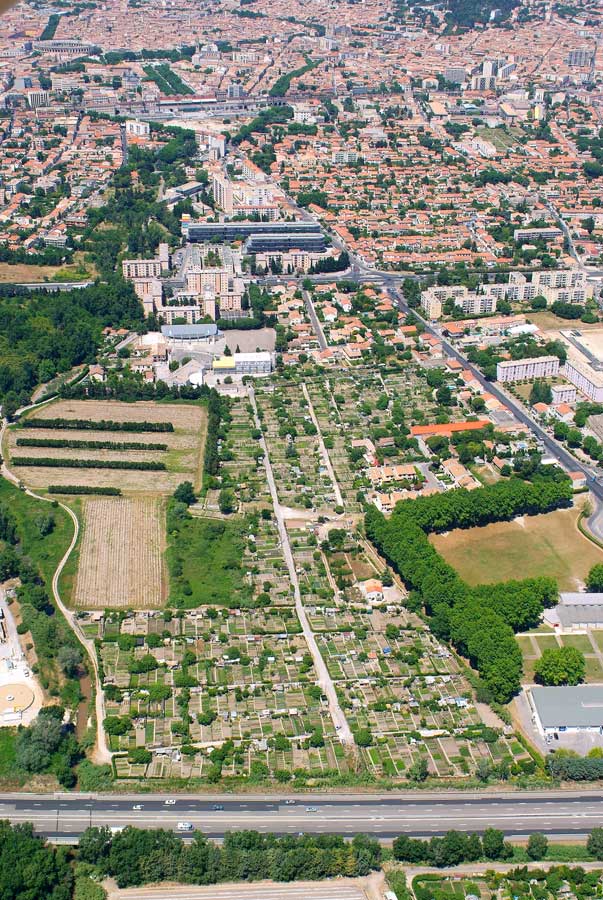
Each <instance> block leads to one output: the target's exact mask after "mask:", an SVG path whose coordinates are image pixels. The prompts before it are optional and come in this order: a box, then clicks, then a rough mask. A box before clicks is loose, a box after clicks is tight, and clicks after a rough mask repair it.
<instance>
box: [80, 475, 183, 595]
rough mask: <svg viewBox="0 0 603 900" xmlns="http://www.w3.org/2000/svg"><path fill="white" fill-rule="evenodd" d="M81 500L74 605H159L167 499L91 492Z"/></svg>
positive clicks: (164, 575)
mask: <svg viewBox="0 0 603 900" xmlns="http://www.w3.org/2000/svg"><path fill="white" fill-rule="evenodd" d="M141 474H143V473H141ZM146 474H147V475H149V474H150V473H146ZM153 474H154V473H153ZM82 505H83V516H82V528H83V535H82V539H81V544H80V557H79V567H78V573H77V579H76V583H75V590H74V604H75V605H76V606H79V607H85V608H88V609H90V608H99V609H104V608H106V607H128V606H131V607H136V608H139V609H140V608H145V607H157V606H161V605H162V604H163V603H164V602H165V599H166V595H167V573H166V568H165V561H164V553H165V501H164V499H163V498H162V497H159V496H156V495H155V496H153V495H150V496H138V497H87V498H86V499H85V501H84V502H83V504H82Z"/></svg>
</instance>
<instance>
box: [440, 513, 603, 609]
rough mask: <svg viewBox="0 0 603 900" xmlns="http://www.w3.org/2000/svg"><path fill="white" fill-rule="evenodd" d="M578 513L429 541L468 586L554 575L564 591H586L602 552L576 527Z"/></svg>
mask: <svg viewBox="0 0 603 900" xmlns="http://www.w3.org/2000/svg"><path fill="white" fill-rule="evenodd" d="M578 515H579V510H578V509H576V508H572V509H560V510H557V511H556V512H552V513H548V514H547V515H543V516H526V517H524V518H522V519H520V520H516V521H514V522H496V523H494V524H493V525H486V526H485V527H484V528H469V529H467V530H462V529H457V530H455V531H451V532H450V533H449V534H440V535H433V536H432V537H431V538H430V540H431V541H432V543H433V544H434V546H435V547H436V548H437V550H438V552H439V553H441V554H442V556H443V557H444V559H446V560H447V561H448V562H449V563H450V564H451V565H452V566H454V568H455V569H456V570H457V571H458V572H459V574H460V575H461V577H462V578H464V579H465V581H467V582H468V583H469V584H483V583H487V582H493V581H507V580H508V579H512V578H530V577H536V576H540V575H550V576H552V577H553V578H556V579H557V582H558V584H559V587H560V589H561V590H566V591H567V590H571V591H575V590H577V589H578V588H579V587H582V585H583V582H584V579H585V577H586V575H587V574H588V571H589V569H590V568H591V566H593V565H595V563H603V551H601V550H599V549H598V548H597V547H596V546H595V545H594V544H593V543H592V542H591V541H589V540H588V539H587V538H585V537H583V535H581V534H580V532H579V531H578V529H577V527H576V521H577V518H578Z"/></svg>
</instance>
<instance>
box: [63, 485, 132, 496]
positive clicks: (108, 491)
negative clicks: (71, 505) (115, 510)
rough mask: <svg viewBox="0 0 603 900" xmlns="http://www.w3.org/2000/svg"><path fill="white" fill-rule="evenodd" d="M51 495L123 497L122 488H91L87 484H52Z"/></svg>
mask: <svg viewBox="0 0 603 900" xmlns="http://www.w3.org/2000/svg"><path fill="white" fill-rule="evenodd" d="M48 493H49V494H102V495H103V496H105V497H121V488H116V487H91V486H90V485H86V484H51V485H50V487H49V488H48Z"/></svg>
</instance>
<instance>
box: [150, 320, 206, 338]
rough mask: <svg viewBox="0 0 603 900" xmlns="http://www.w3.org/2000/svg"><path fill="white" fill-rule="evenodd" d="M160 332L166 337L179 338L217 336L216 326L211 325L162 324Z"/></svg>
mask: <svg viewBox="0 0 603 900" xmlns="http://www.w3.org/2000/svg"><path fill="white" fill-rule="evenodd" d="M161 333H162V335H163V336H164V337H166V338H180V339H181V340H186V339H187V338H188V339H190V340H195V338H196V339H199V338H207V337H217V335H218V334H219V331H218V326H217V325H215V324H214V323H212V324H211V325H209V324H208V325H162V326H161Z"/></svg>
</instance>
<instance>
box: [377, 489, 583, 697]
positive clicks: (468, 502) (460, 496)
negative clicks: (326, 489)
mask: <svg viewBox="0 0 603 900" xmlns="http://www.w3.org/2000/svg"><path fill="white" fill-rule="evenodd" d="M571 497H572V489H571V484H570V481H569V478H564V479H563V480H560V481H552V480H551V481H549V480H546V481H545V480H540V481H538V482H537V483H536V482H535V483H533V484H531V483H528V482H524V481H520V480H519V479H516V478H514V479H511V480H510V481H505V482H497V483H496V484H494V485H489V486H488V487H483V488H479V489H477V490H475V491H468V490H466V489H464V488H461V489H457V490H453V491H449V492H447V493H445V494H436V495H433V496H429V497H421V498H418V499H416V500H404V501H402V502H401V503H398V504H397V505H396V508H395V510H394V512H393V514H392V516H391V517H390V518H389V519H386V518H385V517H384V515H383V514H382V513H380V512H379V511H378V510H377V509H376V507H374V506H370V507H369V509H368V510H367V513H366V515H365V528H366V534H367V537H368V538H369V539H370V540H371V541H372V542H373V544H374V545H375V546H376V547H377V549H378V550H379V552H380V553H381V555H382V556H384V557H385V558H386V559H387V560H388V562H389V563H390V564H391V565H392V566H393V567H394V569H395V570H396V571H397V572H398V573H399V575H400V576H401V578H402V580H403V581H404V582H405V583H406V585H407V586H408V587H409V588H411V589H412V590H415V591H417V593H418V595H419V597H420V600H421V603H422V605H423V607H424V608H425V611H426V612H427V614H428V615H429V616H430V617H431V621H430V624H431V629H432V631H433V632H434V633H435V634H436V636H437V637H439V638H442V639H444V640H450V641H451V642H452V644H453V645H454V646H455V647H456V649H457V650H458V652H459V653H460V654H461V655H462V656H464V657H466V658H468V659H469V661H470V663H471V665H472V666H473V667H474V668H475V669H476V670H477V671H478V672H479V674H480V676H481V678H482V680H483V682H484V683H485V685H486V686H487V688H488V691H489V693H490V696H491V698H493V699H494V700H496V701H497V702H499V703H506V702H508V701H509V700H510V699H511V697H512V696H513V695H514V694H515V693H517V691H518V690H519V687H520V680H521V670H522V657H521V652H520V649H519V646H518V644H517V641H516V640H515V637H514V634H513V632H514V630H523V629H524V628H525V627H526V626H528V625H530V624H533V623H534V621H537V620H538V618H539V617H540V615H541V613H542V610H543V608H544V607H545V606H550V605H552V604H554V603H555V602H556V595H557V591H556V585H555V583H554V581H553V580H552V579H547V578H532V579H525V580H523V581H509V582H506V583H504V584H489V585H479V586H476V587H470V586H469V585H468V584H466V583H465V582H464V581H463V580H462V579H461V577H460V576H459V574H458V573H457V572H456V570H455V569H454V568H453V567H452V566H451V565H449V563H447V562H446V561H445V560H444V559H443V558H442V557H441V556H440V554H439V553H438V552H437V550H436V549H435V547H434V546H433V544H431V543H430V541H429V538H428V534H429V533H430V532H442V531H448V530H450V529H452V528H472V527H476V526H483V525H485V524H487V523H488V522H503V521H509V520H510V519H512V518H514V517H515V516H518V515H535V514H537V513H544V512H549V511H551V510H553V509H558V508H560V507H564V506H569V505H570V504H571Z"/></svg>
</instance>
